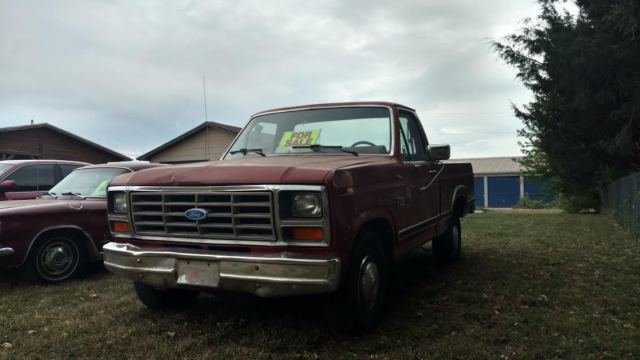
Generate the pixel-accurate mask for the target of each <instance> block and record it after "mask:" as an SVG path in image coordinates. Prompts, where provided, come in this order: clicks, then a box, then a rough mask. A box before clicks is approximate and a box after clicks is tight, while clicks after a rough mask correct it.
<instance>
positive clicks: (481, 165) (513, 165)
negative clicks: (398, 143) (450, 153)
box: [448, 157, 554, 208]
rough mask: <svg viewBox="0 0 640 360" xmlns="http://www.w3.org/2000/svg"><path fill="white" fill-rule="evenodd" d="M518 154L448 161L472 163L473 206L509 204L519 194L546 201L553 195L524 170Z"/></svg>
mask: <svg viewBox="0 0 640 360" xmlns="http://www.w3.org/2000/svg"><path fill="white" fill-rule="evenodd" d="M519 160H520V157H491V158H472V159H452V160H449V161H448V162H452V163H460V162H468V163H471V166H473V174H474V177H475V182H474V184H475V195H476V207H477V208H510V207H513V206H515V205H516V204H517V203H518V201H520V199H521V198H523V197H525V196H527V197H529V198H532V199H537V200H544V201H546V202H550V201H552V200H553V198H554V197H553V196H551V195H548V194H547V193H546V192H545V187H546V184H545V183H544V182H543V181H541V180H540V179H539V178H537V177H535V176H528V175H526V174H525V172H526V169H525V168H524V167H523V166H522V165H520V163H519Z"/></svg>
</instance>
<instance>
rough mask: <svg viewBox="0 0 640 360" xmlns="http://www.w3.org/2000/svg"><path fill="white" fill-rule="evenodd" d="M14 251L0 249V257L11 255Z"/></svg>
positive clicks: (6, 248)
mask: <svg viewBox="0 0 640 360" xmlns="http://www.w3.org/2000/svg"><path fill="white" fill-rule="evenodd" d="M14 252H15V251H14V250H13V249H12V248H10V247H3V248H0V256H8V255H11V254H13V253H14Z"/></svg>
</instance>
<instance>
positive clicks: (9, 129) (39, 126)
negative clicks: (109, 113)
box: [0, 123, 131, 160]
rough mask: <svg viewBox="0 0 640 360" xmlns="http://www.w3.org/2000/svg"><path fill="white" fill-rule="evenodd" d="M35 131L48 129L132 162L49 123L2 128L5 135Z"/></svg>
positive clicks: (1, 131)
mask: <svg viewBox="0 0 640 360" xmlns="http://www.w3.org/2000/svg"><path fill="white" fill-rule="evenodd" d="M33 129H47V130H51V131H55V132H57V133H60V134H62V135H64V136H67V137H70V138H72V139H74V140H77V141H79V142H81V143H84V144H86V145H89V146H92V147H94V148H96V149H98V150H100V151H103V152H106V153H108V154H110V155H112V156H115V157H117V158H120V159H122V160H131V158H129V157H128V156H125V155H122V154H120V153H118V152H115V151H113V150H111V149H109V148H106V147H104V146H102V145H100V144H96V143H94V142H93V141H90V140H87V139H85V138H83V137H81V136H78V135H76V134H73V133H70V132H68V131H66V130H63V129H61V128H59V127H57V126H53V125H51V124H49V123H40V124H31V125H22V126H11V127H5V128H0V134H3V133H9V132H16V131H24V130H33Z"/></svg>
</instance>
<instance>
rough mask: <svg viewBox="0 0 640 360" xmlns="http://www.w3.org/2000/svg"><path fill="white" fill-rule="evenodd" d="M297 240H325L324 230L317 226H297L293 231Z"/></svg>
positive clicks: (294, 238)
mask: <svg viewBox="0 0 640 360" xmlns="http://www.w3.org/2000/svg"><path fill="white" fill-rule="evenodd" d="M292 235H293V236H292V237H293V240H296V241H324V230H323V229H322V228H315V227H295V228H293V231H292Z"/></svg>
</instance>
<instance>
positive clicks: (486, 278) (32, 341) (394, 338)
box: [0, 213, 640, 359]
mask: <svg viewBox="0 0 640 360" xmlns="http://www.w3.org/2000/svg"><path fill="white" fill-rule="evenodd" d="M462 226H463V239H464V240H463V242H464V251H465V253H464V258H463V260H462V261H461V262H460V263H459V264H457V265H455V266H449V267H445V268H437V267H436V266H434V263H433V260H432V257H431V254H430V252H431V251H430V250H427V251H419V252H416V253H415V254H413V255H411V256H409V257H408V258H406V259H405V260H404V261H402V262H401V263H399V264H397V267H396V269H395V272H394V275H393V279H392V282H393V285H392V289H391V294H392V295H391V303H390V306H389V307H390V308H389V311H388V315H387V317H386V319H385V320H384V321H383V323H382V324H381V325H380V327H379V328H378V330H376V331H375V332H374V333H372V334H370V335H367V336H362V337H347V336H338V335H333V334H332V333H331V332H330V331H329V329H328V328H327V327H326V326H325V325H324V322H323V317H322V312H321V311H320V310H319V309H320V302H321V301H322V299H321V298H318V297H311V298H294V299H281V300H261V299H257V298H253V297H249V296H246V297H245V296H223V297H214V296H201V297H200V298H199V299H198V302H197V304H196V305H195V306H193V307H192V308H190V309H187V310H183V311H173V312H168V313H153V312H151V311H149V310H147V309H146V308H145V307H143V305H141V304H140V303H139V302H138V301H137V299H136V298H135V295H134V294H133V290H132V287H131V284H130V282H128V281H126V280H123V279H120V278H115V277H113V276H111V275H109V274H108V273H107V272H106V271H103V270H99V269H97V270H95V271H93V272H92V273H91V274H90V275H87V276H85V277H84V278H83V279H79V280H76V281H73V282H71V283H69V284H67V285H64V286H49V287H35V286H30V285H27V284H23V283H20V282H16V281H15V280H14V279H15V277H14V276H11V275H7V274H4V275H0V276H1V277H0V294H1V295H0V359H13V358H16V359H22V358H25V357H26V358H96V357H105V358H127V357H132V358H156V359H163V358H165V359H166V358H203V357H209V358H225V359H246V358H282V357H284V358H311V359H316V358H322V359H330V358H373V359H386V358H389V359H405V358H473V359H476V358H494V359H495V358H500V359H506V358H525V359H538V358H540V359H549V358H572V359H573V358H579V359H591V358H593V359H601V358H612V359H614V358H639V357H640V243H639V242H638V240H636V239H633V238H632V237H631V236H629V235H628V234H627V233H625V232H624V231H623V230H622V229H621V228H620V227H618V226H617V225H615V224H614V223H613V222H612V221H611V220H610V219H608V218H606V217H604V216H598V215H566V214H519V213H487V214H476V215H472V216H470V217H469V218H467V219H465V220H464V221H463V224H462ZM3 343H10V344H11V346H9V345H7V344H5V345H4V346H3V345H2V344H3Z"/></svg>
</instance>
